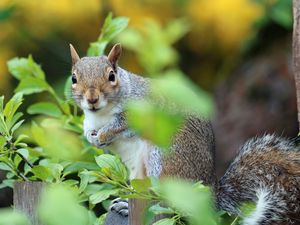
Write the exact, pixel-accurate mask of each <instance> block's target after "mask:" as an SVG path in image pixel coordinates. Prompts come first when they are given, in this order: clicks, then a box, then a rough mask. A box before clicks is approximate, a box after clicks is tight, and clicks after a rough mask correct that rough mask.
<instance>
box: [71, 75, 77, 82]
mask: <svg viewBox="0 0 300 225" xmlns="http://www.w3.org/2000/svg"><path fill="white" fill-rule="evenodd" d="M72 83H73V84H76V83H77V79H76V76H75V74H73V75H72Z"/></svg>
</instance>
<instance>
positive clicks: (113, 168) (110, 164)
mask: <svg viewBox="0 0 300 225" xmlns="http://www.w3.org/2000/svg"><path fill="white" fill-rule="evenodd" d="M96 163H97V164H98V166H99V167H100V168H101V171H103V172H104V174H105V175H107V176H109V177H111V178H112V179H113V180H116V181H120V182H126V181H127V180H128V173H127V169H126V167H125V166H124V164H123V163H122V162H121V160H120V158H119V157H116V156H114V155H109V154H103V155H100V156H98V157H96Z"/></svg>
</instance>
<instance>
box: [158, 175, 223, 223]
mask: <svg viewBox="0 0 300 225" xmlns="http://www.w3.org/2000/svg"><path fill="white" fill-rule="evenodd" d="M160 189H161V193H162V196H163V197H164V198H165V199H166V201H167V203H168V204H169V205H171V206H172V207H174V208H175V209H176V210H177V211H179V212H181V213H182V214H183V215H188V217H187V220H188V221H189V223H190V224H216V220H217V215H216V213H215V211H214V206H213V199H212V193H211V191H207V189H206V188H202V187H201V186H199V185H198V184H197V185H195V184H191V183H189V182H186V181H182V180H177V179H170V178H168V179H165V180H164V181H163V182H162V183H161V186H160ZM187 199H188V201H187ZM199 215H201V217H200V216H199Z"/></svg>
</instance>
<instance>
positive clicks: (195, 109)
mask: <svg viewBox="0 0 300 225" xmlns="http://www.w3.org/2000/svg"><path fill="white" fill-rule="evenodd" d="M161 77H162V78H161V79H155V80H153V82H152V84H151V89H152V97H153V98H154V101H155V100H156V101H158V100H160V98H164V99H163V100H164V101H165V102H164V103H165V104H167V105H166V106H167V107H170V108H173V107H174V106H176V107H177V109H183V110H184V112H183V113H186V112H188V113H197V114H200V115H202V116H203V117H207V118H210V117H211V116H212V115H213V112H214V102H213V98H212V96H210V95H209V94H208V93H206V92H205V91H203V90H201V89H199V88H198V87H197V86H196V85H195V84H193V83H192V82H191V81H190V80H189V79H187V78H186V76H185V75H184V74H182V73H181V72H180V71H178V70H169V71H167V72H166V73H165V74H164V75H162V76H161ZM187 99H188V101H187ZM174 104H175V105H174Z"/></svg>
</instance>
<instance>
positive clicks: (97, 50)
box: [87, 13, 129, 56]
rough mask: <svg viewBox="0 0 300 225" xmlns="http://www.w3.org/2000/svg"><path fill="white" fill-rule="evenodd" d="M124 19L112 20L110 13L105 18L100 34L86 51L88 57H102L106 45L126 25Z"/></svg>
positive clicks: (126, 19) (125, 19)
mask: <svg viewBox="0 0 300 225" xmlns="http://www.w3.org/2000/svg"><path fill="white" fill-rule="evenodd" d="M128 21H129V19H128V18H126V17H116V18H112V13H109V15H108V16H107V17H106V18H105V21H104V24H103V26H102V29H101V34H100V36H99V38H98V40H97V41H96V42H92V43H91V44H90V47H89V49H88V51H87V55H88V56H98V55H103V54H104V50H105V48H106V46H107V44H108V43H109V42H110V41H111V40H112V39H113V38H114V37H115V36H116V35H117V34H119V33H120V32H122V31H123V30H124V29H125V28H126V27H127V25H128Z"/></svg>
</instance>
